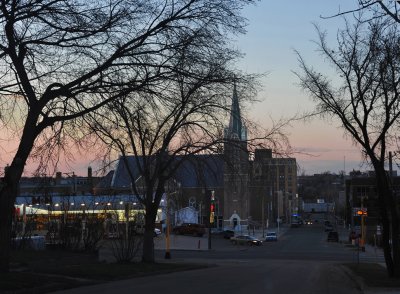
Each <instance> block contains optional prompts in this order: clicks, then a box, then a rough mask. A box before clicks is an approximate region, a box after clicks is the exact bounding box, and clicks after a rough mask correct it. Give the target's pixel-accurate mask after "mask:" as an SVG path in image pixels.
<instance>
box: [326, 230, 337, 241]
mask: <svg viewBox="0 0 400 294" xmlns="http://www.w3.org/2000/svg"><path fill="white" fill-rule="evenodd" d="M327 241H328V242H339V234H338V232H336V231H330V232H329V233H328V238H327Z"/></svg>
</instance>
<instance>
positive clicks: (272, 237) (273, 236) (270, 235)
mask: <svg viewBox="0 0 400 294" xmlns="http://www.w3.org/2000/svg"><path fill="white" fill-rule="evenodd" d="M271 241H278V235H277V234H276V232H268V233H267V236H266V237H265V242H271Z"/></svg>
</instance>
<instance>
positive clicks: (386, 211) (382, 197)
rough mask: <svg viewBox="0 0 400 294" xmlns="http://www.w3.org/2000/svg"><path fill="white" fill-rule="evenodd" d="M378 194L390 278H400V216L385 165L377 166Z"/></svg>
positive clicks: (384, 249)
mask: <svg viewBox="0 0 400 294" xmlns="http://www.w3.org/2000/svg"><path fill="white" fill-rule="evenodd" d="M374 167H375V173H376V180H377V193H378V199H379V208H380V213H381V218H382V230H383V231H382V243H383V252H384V256H385V262H386V268H387V271H388V275H389V276H390V277H400V258H399V250H400V242H399V233H400V232H399V214H398V208H397V201H396V199H395V198H394V195H393V191H392V187H391V184H390V181H389V178H388V175H387V173H386V171H385V169H384V167H383V165H382V166H381V165H375V164H374Z"/></svg>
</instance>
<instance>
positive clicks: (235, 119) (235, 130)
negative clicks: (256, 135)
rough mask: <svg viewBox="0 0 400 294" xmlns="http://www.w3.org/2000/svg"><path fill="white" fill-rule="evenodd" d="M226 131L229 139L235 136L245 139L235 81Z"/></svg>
mask: <svg viewBox="0 0 400 294" xmlns="http://www.w3.org/2000/svg"><path fill="white" fill-rule="evenodd" d="M227 132H228V134H227V135H228V136H229V138H230V139H234V138H235V139H239V140H241V141H246V140H247V138H246V137H247V134H246V133H247V132H246V127H245V126H244V125H243V124H242V118H241V116H240V107H239V98H238V94H237V89H236V83H234V85H233V96H232V106H231V115H230V119H229V127H228V130H227Z"/></svg>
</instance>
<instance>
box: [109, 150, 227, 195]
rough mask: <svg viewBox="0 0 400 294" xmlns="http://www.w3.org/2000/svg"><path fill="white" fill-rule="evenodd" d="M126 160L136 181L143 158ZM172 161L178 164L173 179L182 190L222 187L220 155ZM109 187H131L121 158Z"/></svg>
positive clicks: (176, 158) (132, 157)
mask: <svg viewBox="0 0 400 294" xmlns="http://www.w3.org/2000/svg"><path fill="white" fill-rule="evenodd" d="M126 159H127V162H128V165H129V167H130V170H131V171H132V173H133V175H134V178H135V179H138V178H139V177H140V173H139V169H138V165H139V164H143V157H141V156H139V157H135V156H127V158H126ZM174 161H175V164H178V163H179V167H178V169H177V170H176V172H175V174H174V179H175V180H176V181H177V182H179V183H180V184H181V187H182V188H211V187H213V188H214V187H222V186H223V185H224V178H223V173H224V164H223V158H222V156H221V155H193V156H190V158H188V157H187V156H186V157H183V156H176V157H175V160H174ZM180 161H181V162H180ZM111 187H112V188H115V189H118V188H130V187H131V179H130V177H129V174H128V168H127V166H126V164H125V162H124V160H123V158H122V157H120V159H119V161H118V165H117V168H116V170H115V172H114V175H113V179H112V181H111Z"/></svg>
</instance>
